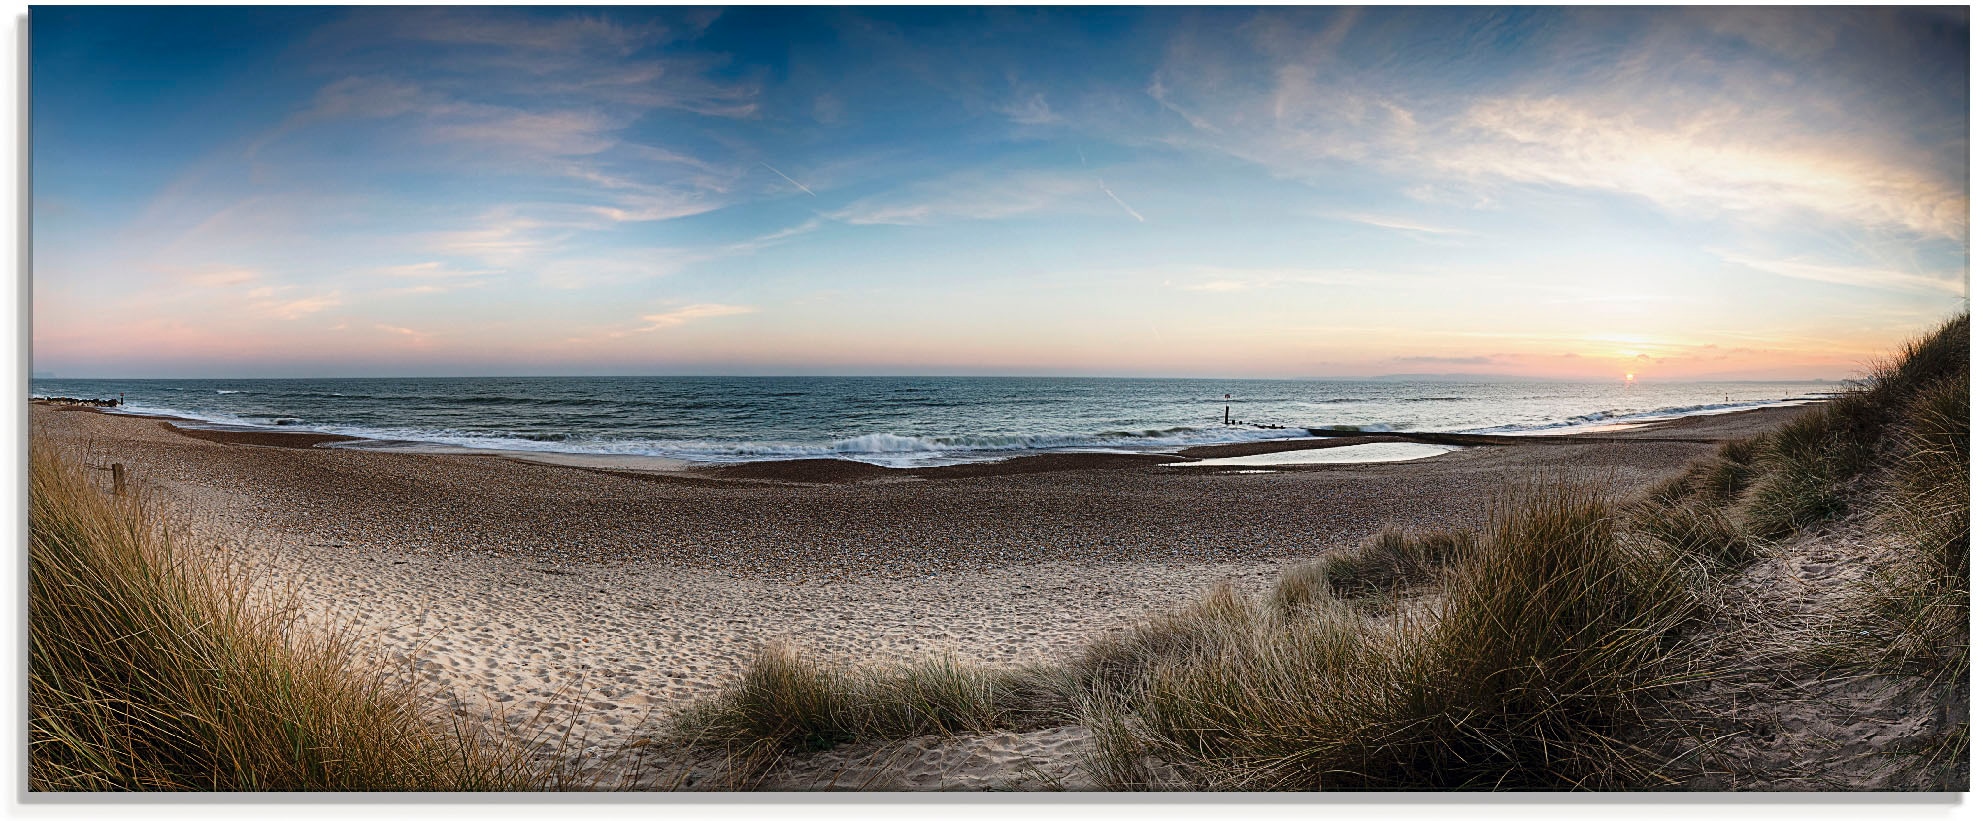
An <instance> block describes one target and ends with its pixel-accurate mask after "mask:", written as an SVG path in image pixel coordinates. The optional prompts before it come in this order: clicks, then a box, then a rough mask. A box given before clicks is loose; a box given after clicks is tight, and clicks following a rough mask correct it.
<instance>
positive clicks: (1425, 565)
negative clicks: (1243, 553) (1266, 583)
mask: <svg viewBox="0 0 1983 821" xmlns="http://www.w3.org/2000/svg"><path fill="white" fill-rule="evenodd" d="M1473 542H1474V536H1473V534H1471V533H1467V532H1464V531H1432V532H1425V533H1412V532H1408V531H1405V530H1402V529H1399V528H1386V529H1384V530H1382V531H1379V532H1378V533H1377V535H1375V536H1372V537H1370V538H1369V539H1366V540H1364V541H1363V542H1362V543H1361V544H1359V545H1357V547H1356V548H1354V549H1352V550H1347V551H1343V552H1340V553H1335V554H1331V555H1329V556H1326V557H1324V558H1322V559H1318V560H1316V561H1313V562H1308V563H1306V564H1301V565H1297V566H1295V567H1294V568H1291V569H1289V570H1287V571H1286V572H1284V573H1282V574H1281V578H1280V580H1279V581H1278V582H1277V583H1276V584H1275V586H1274V590H1273V592H1272V593H1270V594H1269V597H1268V604H1269V607H1270V608H1271V609H1273V610H1274V611H1276V612H1282V613H1291V612H1294V611H1297V610H1300V609H1301V608H1303V607H1306V606H1309V605H1310V604H1313V603H1315V602H1318V601H1322V600H1323V599H1325V598H1366V597H1373V596H1388V595H1392V594H1396V593H1398V592H1399V591H1401V590H1404V589H1407V588H1410V587H1415V586H1423V585H1427V584H1431V583H1433V582H1436V581H1437V580H1438V578H1439V575H1440V573H1441V572H1442V571H1444V570H1445V568H1446V567H1448V566H1450V565H1451V564H1452V563H1453V562H1454V561H1455V560H1456V559H1458V558H1459V556H1460V555H1462V554H1464V553H1466V552H1467V551H1469V550H1471V549H1472V547H1473Z"/></svg>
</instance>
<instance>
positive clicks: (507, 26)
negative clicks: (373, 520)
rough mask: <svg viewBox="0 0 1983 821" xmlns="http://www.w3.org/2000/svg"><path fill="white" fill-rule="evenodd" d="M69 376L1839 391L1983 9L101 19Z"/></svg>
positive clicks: (1880, 312)
mask: <svg viewBox="0 0 1983 821" xmlns="http://www.w3.org/2000/svg"><path fill="white" fill-rule="evenodd" d="M30 25H31V34H32V38H33V43H32V62H33V65H32V68H33V102H32V118H33V123H32V129H33V140H34V143H33V164H34V167H33V172H34V277H35V279H34V284H35V294H34V298H35V331H34V340H35V368H36V369H37V370H43V371H55V372H58V373H60V374H62V375H64V376H160V377H165V376H277V375H284V376H292V375H293V376H312V375H401V374H404V375H437V374H464V375H470V374H601V373H628V374H640V373H738V374H750V373H882V374H916V373H946V374H980V373H982V374H1099V375H1206V376H1212V375H1218V376H1321V375H1360V374H1380V373H1397V372H1426V371H1432V372H1482V373H1488V372H1491V373H1514V374H1532V375H1539V376H1552V377H1571V378H1592V379H1610V378H1621V377H1622V376H1623V374H1625V373H1635V374H1636V375H1638V376H1639V377H1641V378H1654V379H1657V378H1672V379H1682V378H1698V377H1726V376H1756V377H1787V378H1808V377H1837V376H1845V375H1848V374H1850V373H1852V372H1854V371H1855V370H1858V369H1859V368H1860V367H1862V366H1863V365H1864V364H1865V363H1866V362H1867V361H1868V360H1869V359H1870V358H1871V357H1873V356H1875V355H1877V354H1879V353H1880V352H1882V351H1884V350H1886V349H1888V348H1890V347H1891V346H1892V345H1893V344H1894V343H1895V342H1896V341H1898V340H1899V339H1901V338H1903V337H1905V336H1907V335H1910V334H1912V333H1914V332H1916V331H1919V330H1921V329H1924V328H1925V327H1926V326H1928V325H1929V324H1931V323H1933V322H1935V321H1936V320H1938V319H1939V318H1941V317H1944V316H1946V315H1948V314H1950V313H1952V312H1954V311H1956V310H1960V309H1962V308H1963V307H1965V306H1966V297H1967V293H1968V287H1967V278H1968V233H1969V222H1968V209H1969V200H1968V170H1969V169H1968V153H1969V149H1968V138H1969V134H1968V127H1969V110H1968V96H1969V88H1968V47H1967V43H1968V20H1967V13H1966V10H1964V9H1959V8H1958V9H1947V10H1926V11H1917V10H1907V9H1656V10H1639V9H1611V8H1586V9H1496V8H1468V9H1429V8H1404V9H1380V10H1354V9H1349V10H1345V9H1278V8H1276V9H1246V8H1220V9H1175V8H1155V9H1137V8H1102V9H1075V10H1037V9H1015V8H987V9H975V8H959V9H899V10H898V9H837V8H807V9H761V8H743V9H728V10H714V9H711V10H697V9H658V10H654V9H622V8H609V9H584V8H548V9H519V8H472V7H450V8H424V9H392V8H348V9H290V8H268V9H257V8H204V9H161V8H100V9H98V8H63V7H41V8H36V9H34V11H33V14H32V17H31V21H30Z"/></svg>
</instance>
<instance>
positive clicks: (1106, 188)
mask: <svg viewBox="0 0 1983 821" xmlns="http://www.w3.org/2000/svg"><path fill="white" fill-rule="evenodd" d="M1095 184H1097V185H1100V186H1101V187H1102V193H1104V194H1107V195H1109V199H1112V200H1115V204H1117V205H1120V206H1122V210H1124V211H1127V212H1129V215H1130V216H1132V217H1135V218H1136V221H1137V222H1143V221H1144V219H1143V215H1142V214H1138V213H1136V209H1134V208H1131V207H1129V203H1126V202H1123V201H1122V198H1121V197H1118V196H1116V195H1115V192H1114V191H1110V190H1109V184H1108V183H1105V182H1102V181H1101V179H1099V178H1097V179H1096V180H1095Z"/></svg>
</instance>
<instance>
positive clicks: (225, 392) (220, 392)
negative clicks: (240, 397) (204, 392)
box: [214, 390, 247, 396]
mask: <svg viewBox="0 0 1983 821" xmlns="http://www.w3.org/2000/svg"><path fill="white" fill-rule="evenodd" d="M214 393H217V394H220V395H222V396H226V395H228V394H230V393H247V391H218V390H217V391H214Z"/></svg>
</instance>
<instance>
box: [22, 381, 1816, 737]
mask: <svg viewBox="0 0 1983 821" xmlns="http://www.w3.org/2000/svg"><path fill="white" fill-rule="evenodd" d="M1798 412H1800V409H1797V408H1779V409H1765V410H1759V411H1751V412H1746V413H1737V414H1726V415H1720V416H1713V417H1698V418H1693V419H1687V420H1681V421H1679V422H1675V423H1667V424H1665V425H1655V426H1649V427H1647V428H1643V429H1638V430H1634V431H1629V432H1622V433H1621V432H1613V433H1609V434H1606V435H1604V436H1593V437H1588V438H1580V437H1575V436H1567V437H1547V438H1546V439H1545V438H1539V437H1503V438H1520V439H1523V440H1526V441H1522V442H1508V443H1495V444H1493V445H1482V446H1476V447H1469V448H1466V449H1463V450H1459V451H1456V452H1452V453H1448V454H1446V455H1443V456H1438V457H1434V458H1428V459H1420V460H1415V461H1408V462H1392V463H1373V464H1315V465H1289V466H1276V467H1272V468H1267V469H1265V470H1264V471H1263V470H1262V469H1260V468H1248V469H1246V470H1245V471H1243V472H1242V471H1238V470H1232V469H1223V468H1218V467H1201V468H1196V469H1191V468H1182V469H1181V468H1174V467H1167V466H1166V465H1167V464H1170V463H1175V462H1177V461H1179V459H1178V458H1177V457H1171V456H1151V455H1127V454H1054V455H1048V456H1039V457H1030V458H1020V459H1012V460H1007V461H1005V462H998V463H986V464H974V465H959V466H953V467H942V468H923V469H914V470H901V469H888V468H879V467H875V466H872V465H865V464H861V463H855V462H841V461H835V460H802V461H795V462H779V463H756V464H749V465H733V466H724V467H713V468H712V467H699V468H696V467H691V468H669V469H658V470H635V469H620V468H618V467H615V466H612V465H603V466H602V465H590V466H583V465H572V464H546V463H544V462H540V461H525V460H520V459H514V458H508V457H504V456H498V455H462V454H418V453H394V452H379V451H369V450H362V449H352V448H345V447H322V446H320V445H322V444H324V443H326V442H327V441H329V440H324V439H321V438H317V439H314V441H313V436H320V435H310V434H290V433H280V432H268V433H262V432H253V433H245V432H230V431H198V432H193V431H185V430H181V429H177V428H175V427H173V426H172V425H171V424H170V423H167V422H163V421H161V420H158V419H154V418H142V417H133V416H119V415H114V414H105V413H99V412H96V411H94V410H91V409H83V408H74V409H71V408H60V407H52V406H41V405H37V406H35V407H34V408H33V411H32V416H33V425H34V428H35V430H36V432H37V434H38V436H40V437H42V438H41V439H39V440H38V441H41V442H46V443H48V444H51V445H53V446H56V447H65V448H71V449H74V450H75V451H76V452H78V453H81V454H82V455H83V456H84V458H86V459H87V461H88V462H89V463H90V464H95V465H102V464H106V463H109V462H121V463H123V464H125V466H126V470H127V473H128V475H129V476H130V477H131V478H132V481H134V482H137V483H140V484H141V485H143V486H145V487H146V488H147V489H148V490H151V491H152V492H154V493H155V494H156V495H157V497H158V498H159V499H160V501H161V502H162V503H163V505H164V509H166V510H169V511H171V512H172V513H173V515H175V516H176V517H177V518H178V520H179V521H181V522H183V523H184V524H185V525H186V526H187V527H190V528H194V529H196V530H197V531H198V532H199V533H201V534H203V535H205V536H208V537H211V538H214V539H217V540H222V541H224V542H225V544H226V549H227V550H229V551H230V552H232V553H234V554H235V555H236V556H237V557H239V558H241V559H243V560H245V561H250V562H253V563H255V564H256V565H257V566H259V567H260V568H262V569H263V571H264V572H265V573H266V576H267V578H268V579H269V580H270V581H271V582H273V583H276V584H279V585H286V586H288V587H290V588H292V589H293V591H294V593H295V595H297V596H298V597H299V604H301V605H302V608H303V610H304V611H305V612H308V613H312V614H314V615H315V617H316V618H318V619H320V620H321V621H323V622H324V623H327V624H339V625H345V626H349V627H350V628H352V629H354V630H356V631H358V633H359V634H360V635H362V636H364V637H365V641H367V642H369V643H370V645H371V646H372V647H374V648H375V650H374V652H376V653H378V654H380V655H381V656H382V657H385V658H389V659H399V660H403V661H404V662H405V663H406V664H407V665H408V666H409V669H411V670H413V671H415V674H416V675H417V676H418V677H419V678H420V679H421V680H422V681H424V682H426V683H427V684H429V685H432V686H435V687H437V688H440V689H443V690H447V691H451V692H453V693H455V694H457V695H458V696H459V697H461V698H462V699H463V701H464V703H465V704H466V706H467V707H468V708H469V709H472V710H475V711H478V712H480V711H489V712H493V713H499V714H503V715H505V716H506V717H507V718H509V719H510V720H512V721H516V722H520V723H528V720H530V719H533V718H534V719H537V720H538V721H539V724H540V725H543V724H546V723H548V721H554V720H559V719H563V718H565V717H569V716H572V715H577V716H579V717H580V718H579V723H578V725H577V729H576V732H577V734H579V735H580V736H582V737H584V738H585V739H587V743H588V744H599V745H601V746H607V747H610V746H612V745H614V744H617V743H619V742H622V741H625V740H628V739H629V738H632V737H633V736H634V735H635V734H638V733H640V732H642V731H643V730H642V729H641V727H642V723H643V720H644V719H646V718H649V717H652V716H658V715H665V714H667V713H668V712H670V711H672V710H673V709H676V708H678V707H680V706H681V705H683V704H685V703H686V702H687V701H688V700H689V699H692V698H694V697H697V696H705V695H709V694H712V693H714V692H716V691H717V690H718V689H720V688H721V687H722V686H723V685H724V684H726V683H727V682H729V681H731V680H733V678H734V676H735V675H736V674H737V672H738V671H739V670H740V669H741V668H742V666H743V665H744V664H745V663H747V662H748V660H749V659H750V658H751V657H752V656H753V655H754V654H755V653H756V652H757V651H758V649H759V648H761V647H762V646H763V645H764V644H765V643H766V642H769V641H783V642H786V643H789V644H792V645H795V646H797V647H799V648H801V649H802V650H804V651H806V652H808V653H811V654H814V655H817V656H820V657H823V658H828V659H832V660H836V661H842V662H869V661H885V660H902V659H909V658H914V657H917V656H920V655H923V654H926V653H930V652H948V653H955V654H956V655H958V656H959V657H960V658H966V659H971V660H977V661H985V662H992V663H1013V662H1021V661H1033V660H1048V659H1052V658H1056V657H1059V656H1062V655H1064V654H1066V653H1068V652H1070V651H1072V650H1074V649H1075V648H1076V647H1078V646H1079V644H1080V643H1081V642H1082V641H1083V640H1084V639H1086V638H1087V637H1089V636H1092V635H1095V634H1098V633H1101V632H1104V631H1106V630H1109V629H1111V628H1115V627H1120V626H1123V625H1126V624H1129V623H1131V622H1133V621H1134V620H1136V619H1138V618H1139V617H1141V616H1143V615H1146V614H1148V613H1150V612H1152V611H1157V610H1162V609H1167V608H1170V607H1174V606H1177V605H1180V604H1183V603H1185V602H1187V601H1189V600H1191V599H1193V598H1195V597H1196V596H1198V595H1199V594H1200V593H1202V592H1203V591H1204V589H1205V588H1207V587H1209V586H1211V585H1214V584H1217V583H1220V582H1233V583H1236V584H1239V585H1241V586H1244V587H1250V588H1251V587H1260V586H1264V585H1266V584H1267V583H1269V582H1270V581H1271V580H1272V579H1273V578H1274V576H1275V575H1276V574H1277V573H1278V571H1279V569H1280V568H1281V567H1283V566H1285V565H1287V564H1289V563H1291V562H1295V561H1300V560H1305V559H1309V558H1312V557H1314V556H1316V555H1319V554H1320V553H1322V552H1324V551H1326V550H1329V549H1331V548H1332V547H1335V546H1342V545H1348V544H1352V543H1354V542H1355V541H1356V540H1358V539H1360V538H1362V537H1364V536H1366V535H1368V534H1370V533H1372V532H1374V531H1376V530H1377V529H1379V528H1380V527H1383V526H1386V525H1400V526H1406V527H1464V526H1471V525H1475V524H1478V523H1479V522H1481V521H1482V520H1483V519H1484V517H1485V515H1486V513H1487V511H1488V508H1489V506H1490V505H1491V504H1492V503H1493V502H1494V500H1495V499H1496V497H1497V495H1498V494H1499V493H1501V492H1502V489H1503V488H1504V487H1505V486H1506V484H1507V483H1509V482H1511V481H1521V480H1524V479H1528V478H1531V477H1534V476H1537V475H1553V474H1561V473H1564V472H1573V473H1577V474H1580V475H1584V476H1588V477H1593V478H1596V479H1599V480H1601V481H1608V482H1611V483H1613V484H1616V485H1618V486H1619V487H1621V488H1631V487H1636V486H1642V485H1645V484H1648V483H1651V482H1653V481H1656V480H1658V479H1661V478H1664V477H1665V476H1667V475H1670V474H1671V473H1672V472H1674V471H1675V470H1677V469H1678V468H1679V467H1680V466H1681V465H1683V464H1684V463H1685V462H1686V461H1688V460H1689V459H1691V458H1693V457H1695V456H1698V455H1701V454H1703V453H1706V452H1709V451H1711V450H1712V449H1713V447H1714V446H1715V443H1716V442H1717V441H1719V440H1720V439H1722V438H1724V437H1732V436H1746V435H1749V434H1751V433H1754V432H1758V431H1760V430H1764V429H1767V428H1769V427H1771V426H1773V425H1775V424H1777V423H1780V422H1781V421H1783V420H1785V419H1787V418H1789V417H1790V416H1791V415H1794V414H1796V413H1798ZM1357 438H1361V437H1345V438H1344V441H1353V440H1355V439H1357ZM1378 441H1396V440H1395V439H1383V440H1378ZM1314 443H1315V441H1314V440H1298V441H1297V442H1295V443H1289V444H1296V445H1303V446H1305V445H1312V444H1314ZM1243 447H1244V448H1245V449H1247V450H1251V449H1253V448H1255V447H1256V445H1252V444H1249V445H1246V446H1243ZM1198 455H1203V456H1214V455H1218V456H1226V455H1243V454H1242V453H1237V452H1230V453H1229V452H1219V453H1201V454H1198ZM106 481H107V480H106Z"/></svg>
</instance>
